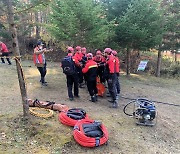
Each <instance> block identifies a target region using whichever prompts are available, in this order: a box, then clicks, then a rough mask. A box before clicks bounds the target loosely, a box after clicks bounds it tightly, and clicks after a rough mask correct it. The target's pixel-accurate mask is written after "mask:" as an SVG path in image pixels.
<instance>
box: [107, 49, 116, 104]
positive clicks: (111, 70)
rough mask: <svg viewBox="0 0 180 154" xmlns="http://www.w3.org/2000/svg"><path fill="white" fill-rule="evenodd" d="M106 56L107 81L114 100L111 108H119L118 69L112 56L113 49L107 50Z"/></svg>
mask: <svg viewBox="0 0 180 154" xmlns="http://www.w3.org/2000/svg"><path fill="white" fill-rule="evenodd" d="M104 54H105V57H106V74H107V75H106V79H107V82H108V90H109V93H110V96H111V98H112V100H110V102H111V103H112V105H110V108H117V107H118V103H117V100H116V68H115V62H116V60H115V57H114V55H113V54H112V49H111V48H106V49H105V50H104Z"/></svg>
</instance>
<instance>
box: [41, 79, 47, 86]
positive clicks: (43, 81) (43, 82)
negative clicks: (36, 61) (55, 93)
mask: <svg viewBox="0 0 180 154" xmlns="http://www.w3.org/2000/svg"><path fill="white" fill-rule="evenodd" d="M40 81H41V84H42V86H47V82H45V80H44V78H43V77H41V80H40Z"/></svg>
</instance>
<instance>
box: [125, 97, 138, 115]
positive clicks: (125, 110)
mask: <svg viewBox="0 0 180 154" xmlns="http://www.w3.org/2000/svg"><path fill="white" fill-rule="evenodd" d="M134 102H135V99H134V100H132V101H130V102H129V103H127V104H126V105H125V106H124V108H123V112H124V113H125V114H126V115H128V116H131V117H132V116H133V114H129V113H127V112H126V108H127V106H128V105H130V104H131V103H134Z"/></svg>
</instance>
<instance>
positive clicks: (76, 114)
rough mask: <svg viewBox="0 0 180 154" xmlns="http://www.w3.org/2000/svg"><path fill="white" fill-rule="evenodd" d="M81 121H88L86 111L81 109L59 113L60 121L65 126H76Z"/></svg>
mask: <svg viewBox="0 0 180 154" xmlns="http://www.w3.org/2000/svg"><path fill="white" fill-rule="evenodd" d="M81 119H88V115H87V114H86V111H85V110H83V109H81V108H73V109H69V110H68V111H64V112H60V113H59V121H60V122H61V123H62V124H64V125H68V126H74V125H75V124H76V123H77V121H78V120H81Z"/></svg>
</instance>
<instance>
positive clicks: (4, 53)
mask: <svg viewBox="0 0 180 154" xmlns="http://www.w3.org/2000/svg"><path fill="white" fill-rule="evenodd" d="M1 56H2V57H3V56H9V53H8V52H3V53H2V55H1ZM6 60H7V62H8V63H9V65H11V61H10V60H9V58H6ZM1 61H2V63H5V61H4V58H1Z"/></svg>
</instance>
